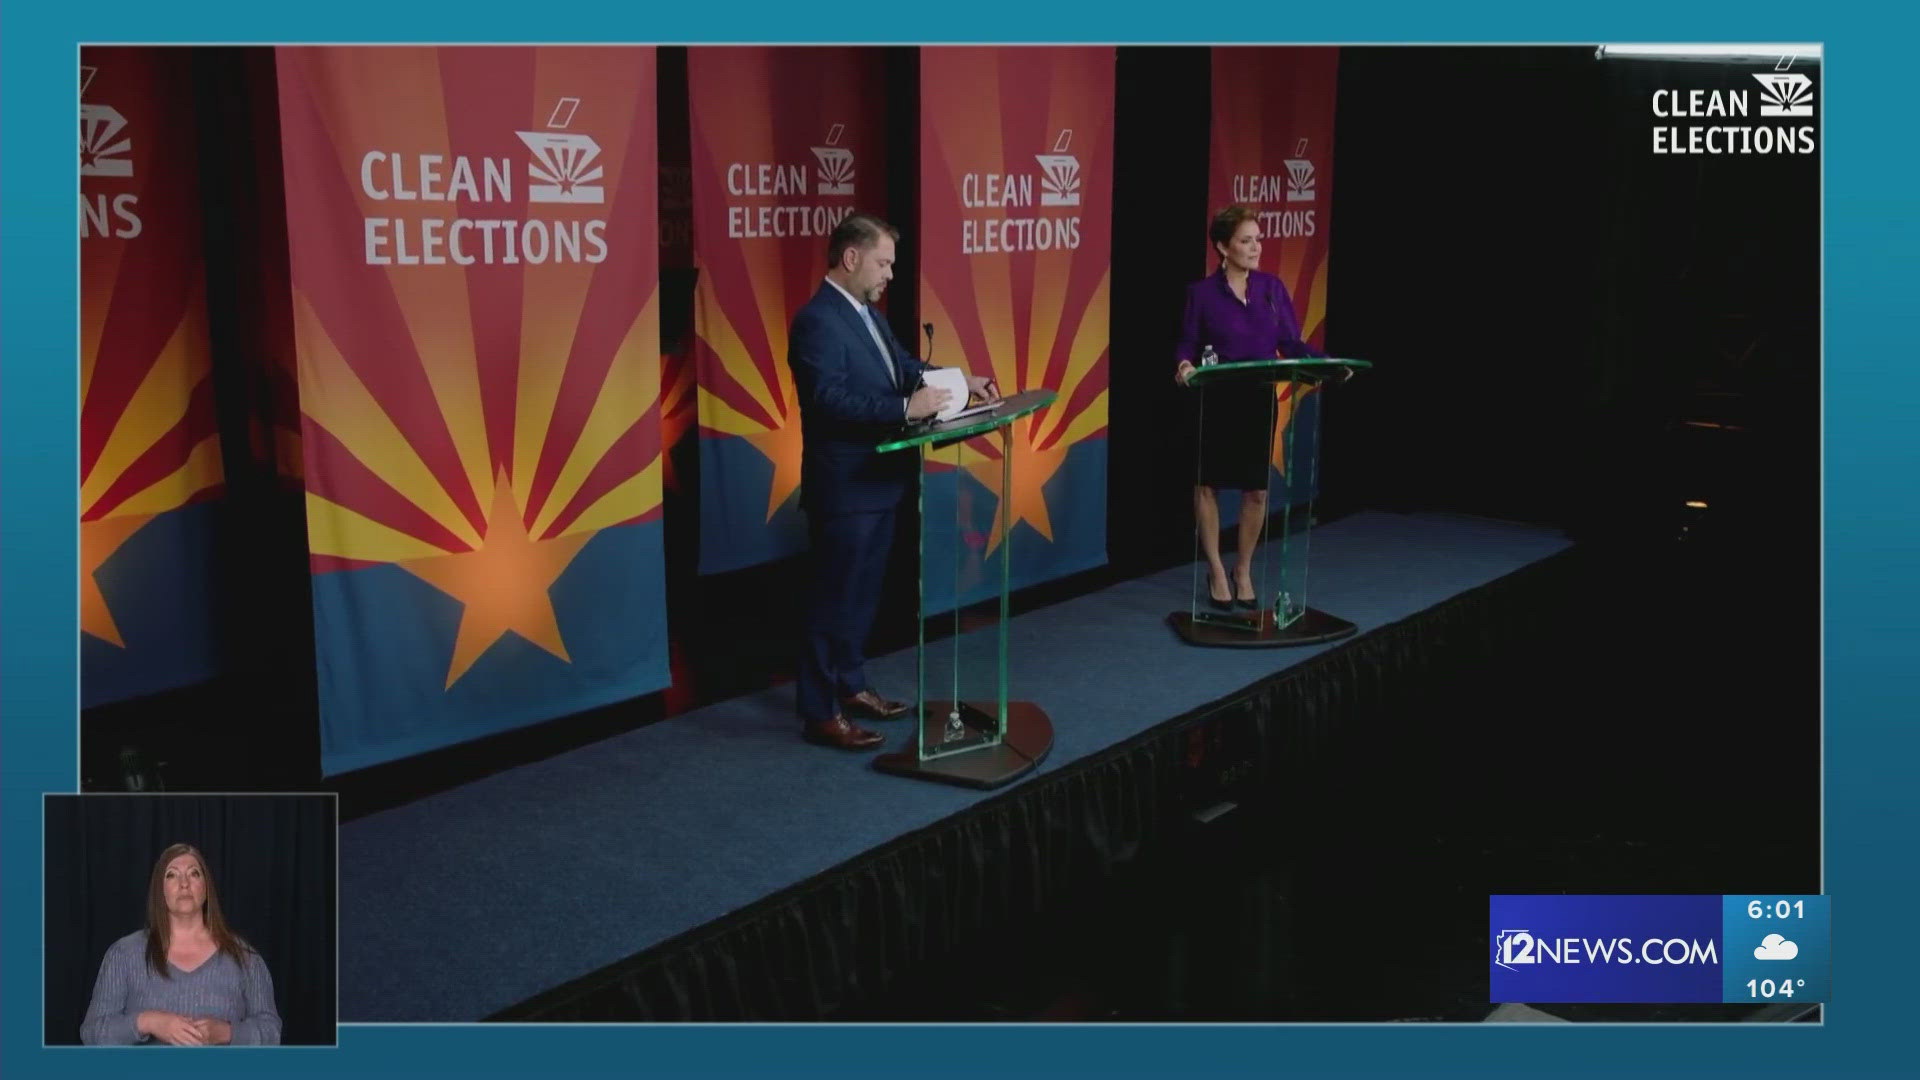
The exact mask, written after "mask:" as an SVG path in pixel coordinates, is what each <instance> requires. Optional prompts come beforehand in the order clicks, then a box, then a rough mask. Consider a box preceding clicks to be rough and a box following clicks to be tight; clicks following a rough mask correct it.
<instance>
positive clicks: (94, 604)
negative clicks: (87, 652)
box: [80, 514, 154, 649]
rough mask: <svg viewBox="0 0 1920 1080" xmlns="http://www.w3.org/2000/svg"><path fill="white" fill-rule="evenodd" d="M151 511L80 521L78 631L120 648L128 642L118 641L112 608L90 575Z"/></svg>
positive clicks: (118, 634) (134, 530)
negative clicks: (101, 519)
mask: <svg viewBox="0 0 1920 1080" xmlns="http://www.w3.org/2000/svg"><path fill="white" fill-rule="evenodd" d="M153 517H154V515H152V514H129V515H127V516H126V517H111V518H107V519H106V520H104V521H83V522H81V523H80V632H81V633H83V634H92V635H93V636H94V637H97V638H99V639H100V640H101V641H107V642H112V643H113V644H115V645H118V646H119V647H121V648H123V649H124V648H126V647H127V643H126V642H124V641H122V640H120V628H119V626H117V625H116V624H115V623H114V621H113V611H112V609H110V608H109V607H107V596H106V594H105V593H103V592H101V591H100V583H99V582H98V581H95V580H94V578H93V572H94V571H95V570H98V569H100V564H102V563H104V562H106V561H107V560H108V559H110V558H112V557H113V553H114V552H116V551H119V550H120V545H122V544H124V543H126V542H127V540H128V539H129V538H131V537H132V536H133V534H134V533H137V532H139V531H140V528H141V526H143V525H145V524H146V523H147V522H149V521H152V520H153Z"/></svg>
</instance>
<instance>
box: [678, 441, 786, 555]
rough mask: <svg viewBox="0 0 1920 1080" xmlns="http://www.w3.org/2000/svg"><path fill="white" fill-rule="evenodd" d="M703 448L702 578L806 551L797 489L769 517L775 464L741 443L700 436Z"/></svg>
mask: <svg viewBox="0 0 1920 1080" xmlns="http://www.w3.org/2000/svg"><path fill="white" fill-rule="evenodd" d="M699 443H700V573H702V574H724V573H726V572H728V571H730V570H743V569H745V568H747V567H749V566H759V565H760V564H761V563H769V562H773V561H774V560H776V559H784V558H787V557H789V556H793V555H798V554H800V553H801V552H803V551H805V550H807V516H806V514H805V513H804V512H803V511H801V509H800V490H799V489H798V488H795V489H794V490H793V491H791V492H789V493H788V494H787V497H786V498H785V500H783V501H782V502H781V503H780V505H779V506H778V507H776V508H774V511H773V515H772V517H768V515H767V498H768V496H769V493H770V491H771V489H772V487H773V462H771V461H769V460H767V456H766V455H765V454H762V453H761V452H760V451H759V450H757V449H755V447H754V445H753V444H752V443H750V442H748V441H747V440H745V439H742V438H738V437H725V438H714V437H712V436H707V435H701V436H700V437H699ZM796 467H797V466H796Z"/></svg>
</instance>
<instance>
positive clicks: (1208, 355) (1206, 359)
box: [1200, 345, 1220, 367]
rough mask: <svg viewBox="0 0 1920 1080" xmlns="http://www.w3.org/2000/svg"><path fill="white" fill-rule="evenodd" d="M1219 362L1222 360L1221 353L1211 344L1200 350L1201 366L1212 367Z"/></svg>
mask: <svg viewBox="0 0 1920 1080" xmlns="http://www.w3.org/2000/svg"><path fill="white" fill-rule="evenodd" d="M1219 362H1220V354H1219V353H1217V352H1214V351H1213V346H1211V345H1209V346H1207V347H1206V348H1204V349H1201V350H1200V366H1201V367H1212V366H1213V365H1215V364H1217V363H1219Z"/></svg>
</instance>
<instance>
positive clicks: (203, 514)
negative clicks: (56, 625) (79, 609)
mask: <svg viewBox="0 0 1920 1080" xmlns="http://www.w3.org/2000/svg"><path fill="white" fill-rule="evenodd" d="M221 509H222V506H221V503H220V502H219V501H218V500H213V501H208V502H203V503H196V504H194V505H192V506H183V507H181V508H180V509H178V510H169V511H167V512H166V513H163V514H157V515H155V516H154V518H153V520H151V521H149V522H147V523H146V524H145V525H142V526H141V527H140V530H139V531H138V532H136V533H134V534H133V535H131V536H129V537H127V539H126V541H125V542H124V543H122V544H121V545H120V548H119V550H118V551H115V552H114V553H113V554H112V555H110V556H108V557H107V559H106V561H104V562H102V563H101V564H100V568H99V569H98V570H96V571H94V575H93V580H94V583H95V584H96V585H98V586H99V588H100V595H101V596H102V597H103V598H105V600H106V603H107V611H108V612H109V613H110V614H111V615H112V617H113V624H114V629H115V630H117V631H118V633H119V635H120V642H121V643H120V644H119V645H115V644H113V643H112V642H110V641H106V640H103V639H102V638H98V637H95V636H93V635H92V634H88V633H82V634H81V635H80V707H81V708H83V709H90V708H93V707H94V706H96V705H106V704H110V703H112V702H115V701H124V700H126V699H128V698H133V697H140V696H142V695H144V694H157V693H159V692H161V691H163V690H175V689H178V688H180V687H183V686H191V685H193V684H194V683H198V682H204V681H206V680H207V679H211V678H213V677H214V676H215V675H217V674H219V666H220V649H219V642H218V640H217V639H216V638H215V630H214V610H213V607H214V594H213V581H214V577H213V559H214V551H213V537H214V524H215V515H217V514H218V513H219V512H220V511H221Z"/></svg>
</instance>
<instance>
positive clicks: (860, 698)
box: [840, 690, 912, 720]
mask: <svg viewBox="0 0 1920 1080" xmlns="http://www.w3.org/2000/svg"><path fill="white" fill-rule="evenodd" d="M840 707H841V708H842V709H844V710H846V711H847V712H848V713H851V714H853V715H855V716H859V717H862V718H864V719H867V720H897V719H899V718H900V717H902V716H905V715H906V713H907V710H908V709H910V708H912V706H911V705H908V704H907V703H906V702H904V701H888V700H887V699H886V698H883V697H881V696H880V695H879V694H876V693H874V692H873V691H872V690H862V691H860V692H859V693H857V694H855V695H853V696H852V697H848V698H841V699H840Z"/></svg>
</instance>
